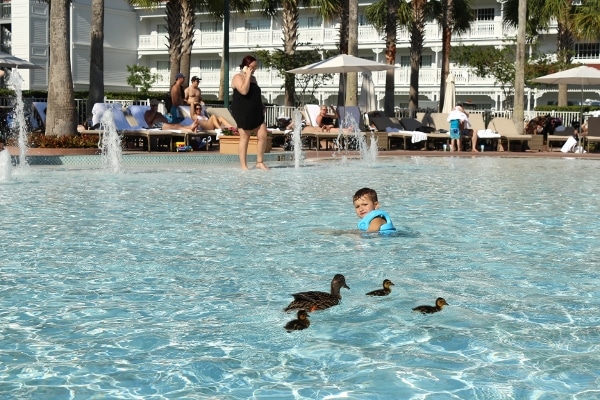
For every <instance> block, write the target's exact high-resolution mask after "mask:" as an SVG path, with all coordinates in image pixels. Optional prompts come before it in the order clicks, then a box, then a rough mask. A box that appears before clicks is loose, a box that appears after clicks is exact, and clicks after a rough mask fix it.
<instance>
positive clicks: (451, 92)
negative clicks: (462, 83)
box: [442, 74, 456, 113]
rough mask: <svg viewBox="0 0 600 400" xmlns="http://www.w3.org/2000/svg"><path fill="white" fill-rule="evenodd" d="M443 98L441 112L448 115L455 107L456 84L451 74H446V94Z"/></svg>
mask: <svg viewBox="0 0 600 400" xmlns="http://www.w3.org/2000/svg"><path fill="white" fill-rule="evenodd" d="M444 96H445V97H444V104H443V105H442V112H443V113H450V112H451V111H452V110H454V107H455V106H456V82H454V75H453V74H448V77H447V78H446V93H445V95H444Z"/></svg>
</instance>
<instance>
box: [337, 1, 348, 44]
mask: <svg viewBox="0 0 600 400" xmlns="http://www.w3.org/2000/svg"><path fill="white" fill-rule="evenodd" d="M348 1H349V0H341V1H340V6H341V7H340V44H339V46H340V54H348V18H349V17H348V8H349V7H350V6H349V4H348Z"/></svg>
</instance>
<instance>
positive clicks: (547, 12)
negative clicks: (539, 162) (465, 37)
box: [504, 0, 600, 106]
mask: <svg viewBox="0 0 600 400" xmlns="http://www.w3.org/2000/svg"><path fill="white" fill-rule="evenodd" d="M518 6H519V1H518V0H507V1H506V3H505V12H504V22H505V23H506V24H507V25H508V26H513V27H516V26H518V22H519V21H518ZM599 6H600V2H599V1H598V0H582V2H581V6H578V5H575V4H574V1H573V0H528V2H527V20H528V24H527V33H528V35H530V36H534V37H535V36H538V35H539V34H540V33H542V32H548V31H549V30H550V28H551V24H554V23H556V31H557V33H556V56H557V58H558V62H559V64H562V65H564V66H567V65H569V64H571V62H572V60H573V54H574V53H573V50H574V46H575V41H576V40H589V39H596V38H597V37H598V32H599V31H598V28H599V27H600V21H598V19H599V18H600V17H599V16H598V15H599V13H598V10H599V8H598V7H599ZM558 105H559V106H560V105H567V85H558Z"/></svg>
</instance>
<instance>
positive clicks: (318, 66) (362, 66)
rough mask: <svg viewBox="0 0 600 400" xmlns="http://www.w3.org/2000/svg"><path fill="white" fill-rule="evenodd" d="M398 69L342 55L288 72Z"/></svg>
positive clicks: (312, 72) (328, 72)
mask: <svg viewBox="0 0 600 400" xmlns="http://www.w3.org/2000/svg"><path fill="white" fill-rule="evenodd" d="M394 68H396V67H395V66H393V65H388V64H382V63H379V62H376V61H371V60H365V59H364V58H359V57H354V56H349V55H348V54H340V55H337V56H335V57H331V58H328V59H326V60H321V61H318V62H316V63H314V64H310V65H306V66H304V67H300V68H294V69H291V70H289V71H287V72H289V73H291V74H335V73H338V72H339V73H347V72H365V71H385V70H388V69H394Z"/></svg>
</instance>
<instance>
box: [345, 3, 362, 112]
mask: <svg viewBox="0 0 600 400" xmlns="http://www.w3.org/2000/svg"><path fill="white" fill-rule="evenodd" d="M348 55H351V56H355V57H357V56H358V0H349V2H348ZM345 105H346V106H356V105H358V73H356V72H352V73H349V74H348V75H347V80H346V102H345ZM356 122H357V123H359V121H356Z"/></svg>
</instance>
